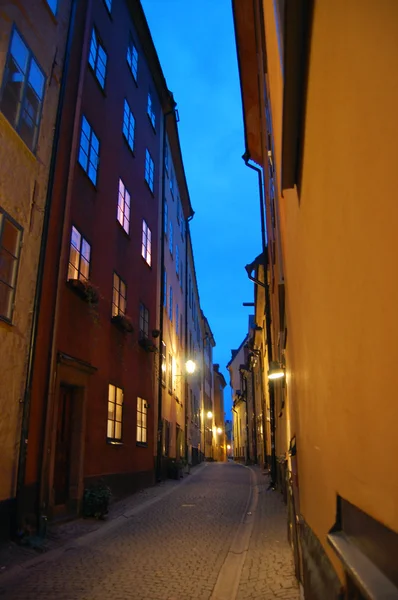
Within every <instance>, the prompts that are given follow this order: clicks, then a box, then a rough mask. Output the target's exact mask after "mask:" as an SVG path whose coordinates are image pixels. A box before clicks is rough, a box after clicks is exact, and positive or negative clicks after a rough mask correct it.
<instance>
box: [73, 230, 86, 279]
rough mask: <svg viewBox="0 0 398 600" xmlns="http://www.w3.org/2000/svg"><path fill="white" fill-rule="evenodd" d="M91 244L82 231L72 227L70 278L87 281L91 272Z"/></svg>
mask: <svg viewBox="0 0 398 600" xmlns="http://www.w3.org/2000/svg"><path fill="white" fill-rule="evenodd" d="M90 254H91V246H90V244H89V243H88V242H87V240H85V239H84V237H83V236H82V235H81V233H80V232H79V231H78V230H77V229H76V227H72V235H71V240H70V251H69V265H68V280H69V279H80V281H86V280H87V279H88V278H89V273H90Z"/></svg>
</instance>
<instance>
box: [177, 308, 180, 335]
mask: <svg viewBox="0 0 398 600" xmlns="http://www.w3.org/2000/svg"><path fill="white" fill-rule="evenodd" d="M179 325H180V319H179V313H178V304H176V334H177V335H178V334H179V330H178V328H179Z"/></svg>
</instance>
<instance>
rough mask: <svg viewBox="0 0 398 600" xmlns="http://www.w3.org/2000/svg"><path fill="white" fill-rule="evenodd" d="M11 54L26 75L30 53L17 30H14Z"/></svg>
mask: <svg viewBox="0 0 398 600" xmlns="http://www.w3.org/2000/svg"><path fill="white" fill-rule="evenodd" d="M11 54H12V56H13V58H14V60H15V62H16V63H17V65H18V66H19V68H20V69H21V71H22V73H26V67H27V63H28V58H29V51H28V49H27V47H26V45H25V43H24V42H23V41H22V38H21V36H20V35H19V33H18V32H17V31H16V30H14V33H13V36H12V42H11Z"/></svg>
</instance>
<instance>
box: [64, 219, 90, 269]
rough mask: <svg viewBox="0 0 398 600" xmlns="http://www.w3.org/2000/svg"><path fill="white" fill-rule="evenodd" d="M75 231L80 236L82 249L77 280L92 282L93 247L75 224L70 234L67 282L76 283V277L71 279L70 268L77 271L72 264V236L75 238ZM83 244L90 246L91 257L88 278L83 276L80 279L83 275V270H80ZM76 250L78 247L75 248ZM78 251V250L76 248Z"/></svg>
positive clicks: (79, 250)
mask: <svg viewBox="0 0 398 600" xmlns="http://www.w3.org/2000/svg"><path fill="white" fill-rule="evenodd" d="M73 230H75V231H76V232H77V233H78V234H79V235H80V248H79V249H78V253H79V266H78V267H77V280H78V281H90V275H91V252H92V245H91V244H90V242H89V241H88V240H87V238H85V237H84V236H83V234H82V233H81V231H80V229H78V228H77V227H76V226H75V225H74V224H73V223H72V226H71V230H70V231H71V234H70V241H69V257H68V272H67V281H75V280H76V278H75V277H69V268H70V266H71V267H72V268H73V269H76V267H75V266H74V265H73V264H72V263H71V250H72V236H73ZM83 242H86V244H87V245H88V247H89V248H90V256H89V259H88V261H87V262H88V276H87V277H85V276H84V275H83V278H81V277H80V275H82V273H81V269H80V265H81V259H82V246H83ZM74 247H75V248H76V246H74ZM76 250H77V248H76Z"/></svg>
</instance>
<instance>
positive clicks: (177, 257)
mask: <svg viewBox="0 0 398 600" xmlns="http://www.w3.org/2000/svg"><path fill="white" fill-rule="evenodd" d="M176 273H177V277H179V276H180V251H179V249H178V246H177V244H176Z"/></svg>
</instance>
